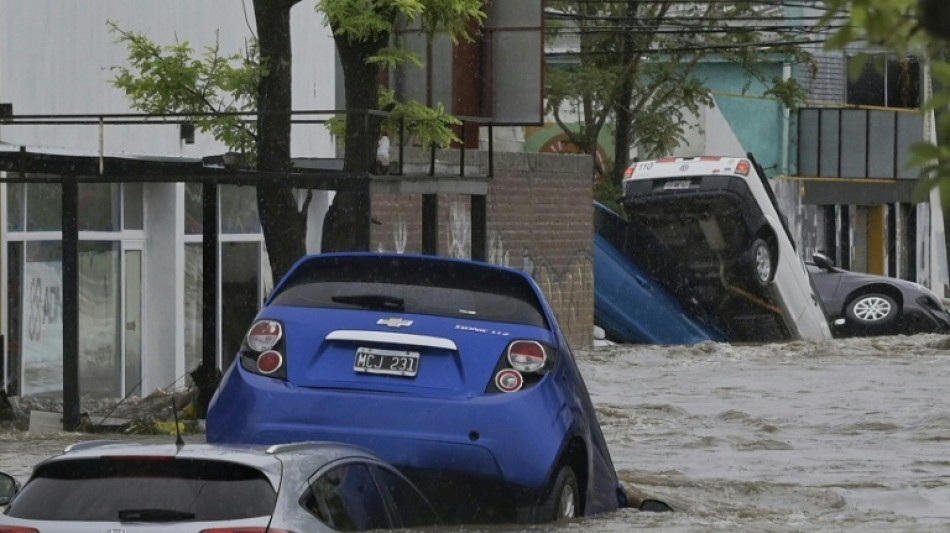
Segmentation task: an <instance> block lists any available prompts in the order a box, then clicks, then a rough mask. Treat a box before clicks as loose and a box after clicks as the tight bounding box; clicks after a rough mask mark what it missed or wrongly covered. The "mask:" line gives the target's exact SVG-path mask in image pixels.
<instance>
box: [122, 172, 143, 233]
mask: <svg viewBox="0 0 950 533" xmlns="http://www.w3.org/2000/svg"><path fill="white" fill-rule="evenodd" d="M122 219H123V220H122V228H123V229H143V228H144V226H143V224H142V184H141V183H123V184H122Z"/></svg>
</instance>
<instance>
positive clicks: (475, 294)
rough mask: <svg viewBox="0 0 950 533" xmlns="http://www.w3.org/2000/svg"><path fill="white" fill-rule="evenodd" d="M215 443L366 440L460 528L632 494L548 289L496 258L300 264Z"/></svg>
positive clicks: (235, 374)
mask: <svg viewBox="0 0 950 533" xmlns="http://www.w3.org/2000/svg"><path fill="white" fill-rule="evenodd" d="M207 439H208V441H209V442H212V443H249V444H279V443H286V442H294V441H302V440H333V441H341V442H348V443H353V444H357V445H362V446H365V447H367V448H369V449H371V450H373V451H375V452H376V453H378V454H379V455H381V456H382V457H383V458H384V459H386V460H387V461H389V462H391V463H392V464H393V465H395V466H396V467H397V468H400V469H401V470H402V471H403V472H405V473H406V474H407V475H408V477H410V478H411V479H413V481H415V482H416V483H417V484H418V485H419V486H420V487H421V488H422V489H423V490H424V491H425V492H426V493H427V495H428V496H429V497H430V499H432V501H433V504H435V505H436V506H437V508H438V510H439V512H440V513H441V514H442V516H443V517H450V519H454V520H455V521H457V522H459V523H463V522H465V523H472V522H496V521H504V522H510V521H517V522H546V521H550V520H556V519H559V518H562V517H567V516H589V515H593V514H597V513H602V512H608V511H612V510H615V509H616V508H617V507H618V506H622V505H624V504H625V503H626V502H625V498H626V496H625V494H624V493H623V490H622V487H621V486H620V483H619V481H618V478H617V474H616V470H615V469H614V466H613V462H612V460H611V457H610V454H609V451H608V449H607V445H606V442H605V440H604V436H603V433H602V431H601V428H600V426H599V424H598V421H597V414H596V412H595V410H594V406H593V404H592V402H591V400H590V396H589V394H588V391H587V388H586V385H585V383H584V380H583V378H582V376H581V373H580V371H579V369H578V367H577V364H576V362H575V360H574V356H573V353H572V351H571V349H570V347H569V346H568V343H567V341H566V339H565V338H564V336H563V334H562V332H561V330H560V329H559V327H558V324H557V321H556V319H555V317H554V314H553V312H552V310H551V308H550V306H549V304H548V303H547V301H546V300H545V298H544V297H543V295H542V293H541V290H540V289H539V287H538V286H537V284H536V283H535V282H534V281H533V280H532V279H531V278H530V276H528V275H527V274H525V273H524V272H521V271H518V270H514V269H509V268H505V267H500V266H495V265H491V264H488V263H481V262H474V261H466V260H456V259H447V258H440V257H435V256H422V255H405V254H387V253H366V252H353V253H333V254H320V255H313V256H309V257H305V258H303V259H301V260H300V261H299V262H298V263H297V264H296V265H295V266H294V267H293V268H292V269H291V271H290V272H289V273H288V274H287V275H286V276H285V277H284V279H283V280H281V282H280V283H279V284H278V285H277V287H275V289H274V291H273V293H272V294H271V296H270V297H269V298H268V299H267V301H266V302H265V304H264V306H263V307H262V309H261V310H260V312H259V313H258V315H257V317H256V318H255V320H254V322H253V323H252V325H251V328H250V329H249V330H248V334H247V335H246V336H245V339H244V343H243V346H242V349H241V351H240V352H239V354H238V355H237V357H236V358H235V360H234V363H233V364H232V365H231V366H230V367H229V368H228V369H227V371H226V373H225V375H224V377H223V378H222V381H221V383H220V385H219V387H218V390H217V391H216V393H215V396H214V398H213V399H212V402H211V404H210V406H209V410H208V419H207Z"/></svg>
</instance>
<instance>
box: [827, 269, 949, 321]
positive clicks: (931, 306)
mask: <svg viewBox="0 0 950 533" xmlns="http://www.w3.org/2000/svg"><path fill="white" fill-rule="evenodd" d="M808 271H809V273H810V275H811V278H812V280H813V281H814V283H815V286H816V287H817V288H818V294H819V295H820V296H821V299H822V301H823V302H824V306H825V310H826V311H827V313H828V320H830V321H831V323H832V324H833V325H834V331H835V334H836V335H838V336H859V335H895V334H905V335H910V334H914V333H950V313H948V312H947V309H946V307H944V305H943V304H942V303H941V301H940V298H938V297H937V295H936V294H934V292H933V291H931V290H930V289H928V288H926V287H924V286H923V285H920V284H917V283H913V282H911V281H906V280H902V279H897V278H892V277H888V276H878V275H874V274H864V273H860V272H852V271H850V270H845V269H842V268H838V267H836V266H835V265H834V262H833V261H832V260H831V258H829V257H828V256H826V255H824V254H821V253H816V254H814V255H813V258H812V262H810V263H808Z"/></svg>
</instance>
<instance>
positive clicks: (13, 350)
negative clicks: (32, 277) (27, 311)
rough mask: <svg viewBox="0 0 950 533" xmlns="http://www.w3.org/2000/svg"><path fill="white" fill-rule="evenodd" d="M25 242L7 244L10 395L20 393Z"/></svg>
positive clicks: (7, 387) (8, 385)
mask: <svg viewBox="0 0 950 533" xmlns="http://www.w3.org/2000/svg"><path fill="white" fill-rule="evenodd" d="M22 286H23V243H22V242H11V243H9V244H8V245H7V294H8V295H9V297H8V298H7V302H6V305H7V317H9V318H8V320H9V323H8V324H7V326H8V328H7V333H8V334H9V336H8V337H7V339H6V341H7V361H6V364H7V367H6V378H7V382H6V392H7V395H9V396H18V395H19V394H20V361H21V360H22V353H23V350H22V339H23V336H22V333H23V327H22V323H23V298H22V294H23V293H22V292H21V291H22V289H21V287H22Z"/></svg>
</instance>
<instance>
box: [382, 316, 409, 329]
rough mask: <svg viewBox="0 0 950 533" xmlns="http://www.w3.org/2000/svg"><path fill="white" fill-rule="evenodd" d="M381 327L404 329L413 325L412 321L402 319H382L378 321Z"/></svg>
mask: <svg viewBox="0 0 950 533" xmlns="http://www.w3.org/2000/svg"><path fill="white" fill-rule="evenodd" d="M376 323H377V324H379V325H380V326H389V327H391V328H402V327H406V326H411V325H412V320H403V319H401V318H380V319H379V320H377V321H376Z"/></svg>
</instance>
